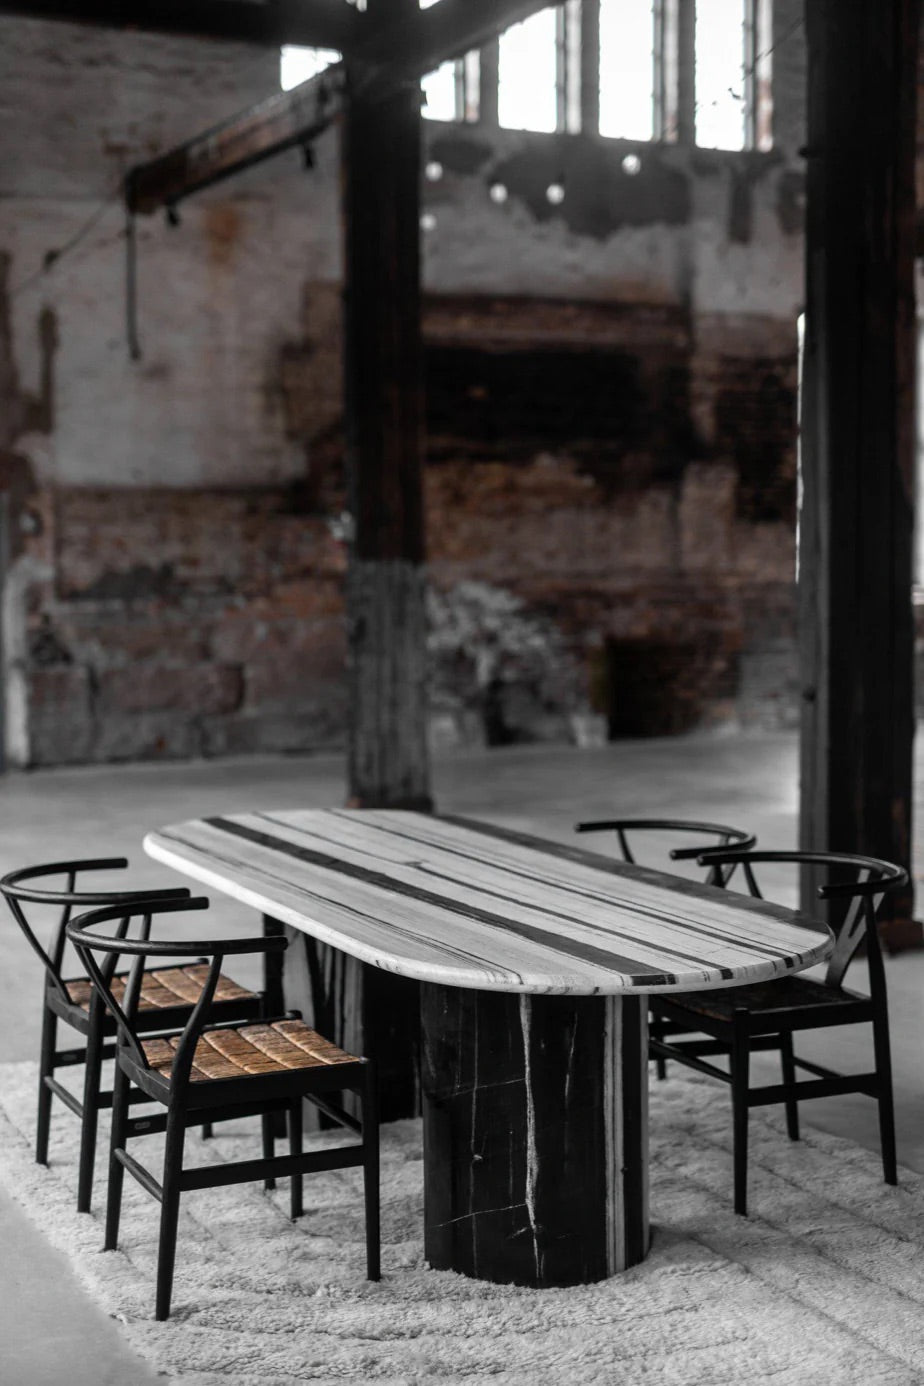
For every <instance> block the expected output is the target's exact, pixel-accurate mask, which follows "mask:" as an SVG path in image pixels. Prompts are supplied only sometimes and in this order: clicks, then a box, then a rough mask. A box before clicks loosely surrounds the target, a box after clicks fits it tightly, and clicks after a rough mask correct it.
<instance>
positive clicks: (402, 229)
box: [343, 0, 431, 808]
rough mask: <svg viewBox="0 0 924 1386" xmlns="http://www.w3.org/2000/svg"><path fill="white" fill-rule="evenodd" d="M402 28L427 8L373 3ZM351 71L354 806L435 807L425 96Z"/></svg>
mask: <svg viewBox="0 0 924 1386" xmlns="http://www.w3.org/2000/svg"><path fill="white" fill-rule="evenodd" d="M367 13H368V17H369V20H370V22H371V21H376V22H378V21H379V20H382V21H389V20H391V21H393V22H395V23H397V22H398V21H400V20H401V18H402V17H403V16H405V15H407V16H408V17H410V16H411V15H416V13H417V0H370V4H369V7H368V11H367ZM368 77H369V72H368V69H365V68H364V67H363V66H362V65H361V64H350V63H348V64H347V107H346V114H345V117H344V124H343V211H344V224H345V266H344V274H345V289H344V294H345V351H346V358H345V382H346V385H345V389H346V421H347V462H348V470H349V482H350V508H351V511H352V515H353V522H354V536H353V545H352V552H351V560H350V572H349V579H348V591H347V607H348V621H349V655H350V746H349V797H350V802H351V803H353V804H356V805H359V806H361V807H365V808H371V807H383V806H391V807H403V808H427V807H430V806H431V800H430V782H429V764H428V755H427V739H426V722H427V716H426V714H427V707H426V641H425V634H426V631H425V623H426V611H425V581H424V566H423V565H424V533H423V497H422V477H421V454H422V426H423V384H422V375H423V368H422V348H421V331H420V249H419V241H420V143H421V138H420V93H419V88H418V86H417V83H416V82H411V83H409V84H405V85H403V86H401V87H399V88H398V89H397V90H391V91H385V92H384V93H383V90H382V88H381V87H379V88H378V91H376V90H374V84H373V86H372V87H370V86H369V84H368Z"/></svg>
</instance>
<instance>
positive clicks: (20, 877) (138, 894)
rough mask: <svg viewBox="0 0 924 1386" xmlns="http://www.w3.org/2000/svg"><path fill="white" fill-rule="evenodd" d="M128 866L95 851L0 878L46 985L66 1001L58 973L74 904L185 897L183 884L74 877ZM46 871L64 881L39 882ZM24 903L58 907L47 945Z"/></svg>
mask: <svg viewBox="0 0 924 1386" xmlns="http://www.w3.org/2000/svg"><path fill="white" fill-rule="evenodd" d="M127 866H128V860H127V858H126V857H94V858H91V859H87V860H81V861H55V862H45V863H43V864H41V865H38V866H23V867H20V868H19V870H17V871H10V872H8V873H7V875H5V876H4V877H3V878H2V880H0V894H2V895H4V896H5V897H6V902H7V904H8V905H9V907H10V910H11V911H12V914H13V917H14V919H15V920H16V922H17V924H18V925H19V927H20V929H21V930H22V932H23V934H24V935H25V937H26V939H27V941H28V943H29V945H30V947H31V948H32V949H33V951H34V952H35V953H36V954H37V955H38V957H39V958H40V959H41V961H42V965H43V967H44V968H45V974H46V979H47V982H48V985H49V986H51V987H53V988H54V989H55V990H56V991H58V992H59V993H60V995H61V999H62V1000H63V1001H69V1000H70V997H69V996H68V994H67V987H66V985H65V983H64V980H63V978H62V976H61V965H62V963H63V961H64V946H65V942H66V938H65V930H66V927H67V924H68V921H69V920H70V918H71V916H72V914H73V911H74V909H75V908H79V907H81V906H83V907H85V908H86V907H89V906H91V905H133V904H136V903H137V902H138V901H140V900H152V901H156V900H187V899H189V896H190V894H191V892H190V891H189V889H188V888H187V887H186V886H176V887H171V888H168V889H166V890H111V889H110V890H78V889H77V877H78V875H80V874H81V873H82V872H84V871H119V870H123V869H124V868H125V867H127ZM51 876H63V877H64V880H65V884H64V885H63V886H59V887H50V886H48V885H45V884H40V885H36V884H34V883H35V882H37V881H38V882H44V881H46V879H47V878H48V877H51ZM24 904H35V905H56V906H58V907H59V909H60V914H59V916H58V920H57V923H56V924H54V925H53V926H52V930H51V936H50V938H49V942H48V946H47V947H43V946H42V944H41V943H40V942H39V940H38V938H37V937H36V933H35V928H34V927H33V924H32V922H31V921H30V920H29V918H28V917H27V914H26V911H25V909H24V908H23V906H24Z"/></svg>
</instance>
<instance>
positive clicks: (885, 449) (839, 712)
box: [799, 0, 921, 947]
mask: <svg viewBox="0 0 924 1386" xmlns="http://www.w3.org/2000/svg"><path fill="white" fill-rule="evenodd" d="M918 21H919V0H876V3H875V4H845V3H844V0H807V3H806V37H807V43H808V146H807V151H806V152H807V169H808V183H807V225H806V249H805V255H806V312H805V346H804V358H803V378H802V390H803V394H802V484H803V493H802V509H801V515H800V545H799V556H800V574H799V589H800V620H801V637H800V638H801V653H802V685H803V694H802V696H803V716H802V766H801V769H802V781H801V827H800V843H801V845H802V847H804V848H825V847H826V848H829V849H832V850H835V851H848V852H850V851H855V852H866V853H869V854H871V855H875V856H880V857H885V858H887V859H889V860H892V861H896V862H899V863H901V864H903V865H905V866H908V865H909V864H910V860H909V859H910V844H911V802H912V741H913V734H914V718H913V696H912V694H913V687H912V674H913V645H914V641H913V623H912V610H911V578H912V525H913V504H912V492H913V488H912V469H913V461H914V362H915V340H914V322H915V309H914V215H915V186H914V160H915V104H916V63H917V52H918ZM814 884H815V883H814V882H812V881H806V882H804V894H803V907H804V908H805V909H817V901H816V900H815V899H814V898H813V886H814ZM912 906H913V895H912V892H911V890H910V889H909V890H908V892H907V893H906V894H904V895H902V896H898V897H896V900H895V904H894V906H893V910H892V916H891V919H890V920H889V921H888V922H887V923H886V925H885V928H884V936H885V938H886V942H887V943H888V944H889V945H890V946H892V947H900V946H904V945H906V944H909V943H912V942H919V941H920V937H921V931H920V927H919V926H918V925H915V924H914V923H913V921H912Z"/></svg>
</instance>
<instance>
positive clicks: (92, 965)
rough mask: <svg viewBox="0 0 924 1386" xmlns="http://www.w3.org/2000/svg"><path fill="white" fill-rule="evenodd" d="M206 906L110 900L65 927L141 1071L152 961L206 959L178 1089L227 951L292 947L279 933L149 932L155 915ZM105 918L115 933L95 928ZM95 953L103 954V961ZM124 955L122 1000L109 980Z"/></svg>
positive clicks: (174, 1073) (175, 1066)
mask: <svg viewBox="0 0 924 1386" xmlns="http://www.w3.org/2000/svg"><path fill="white" fill-rule="evenodd" d="M208 908H209V901H208V899H207V898H206V897H205V896H196V897H195V898H189V897H187V898H184V899H182V900H166V899H162V900H150V899H148V900H145V901H143V902H141V903H140V904H139V903H134V904H126V903H125V902H123V903H122V904H119V905H109V906H108V907H107V908H105V909H99V910H91V911H90V912H89V913H87V914H82V915H80V916H78V917H77V918H76V919H72V920H71V921H70V922H69V923H68V924H67V925H66V927H65V933H66V935H67V938H68V940H69V941H70V942H71V943H72V944H73V946H74V948H75V949H76V950H77V954H78V956H79V957H80V960H81V962H82V963H83V965H84V967H85V968H86V971H87V974H88V976H89V977H90V979H91V981H92V982H93V985H94V987H95V988H96V990H97V992H98V994H99V996H100V998H101V999H102V1001H103V1002H104V1003H105V1005H106V1007H107V1008H108V1009H109V1010H110V1011H111V1013H112V1015H113V1016H114V1017H115V1022H116V1028H117V1030H118V1036H119V1045H120V1048H124V1049H127V1050H128V1051H129V1052H130V1054H131V1056H132V1058H133V1059H134V1060H135V1062H136V1063H137V1064H138V1066H139V1068H141V1069H143V1070H150V1067H151V1066H150V1064H149V1062H148V1059H147V1055H146V1054H145V1051H144V1047H143V1045H142V1043H141V1039H140V1036H139V1032H138V1025H137V1022H138V1000H139V997H140V995H141V983H142V979H143V977H144V971H145V966H146V964H147V962H148V960H149V959H152V958H153V959H158V960H161V959H164V958H176V959H180V958H187V959H188V958H196V959H197V960H199V961H202V960H203V959H204V960H207V961H208V964H209V967H208V975H207V977H206V980H205V983H204V985H203V987H202V990H201V992H200V994H199V998H198V1000H197V1001H196V1004H195V1006H193V1008H192V1010H191V1012H190V1014H189V1018H188V1019H187V1021H186V1024H185V1025H184V1027H183V1031H182V1034H181V1035H180V1038H179V1042H178V1044H177V1047H176V1054H175V1058H174V1060H173V1062H172V1064H171V1080H170V1081H171V1085H173V1086H175V1087H176V1088H179V1087H181V1086H183V1085H185V1083H186V1081H187V1080H188V1078H189V1074H190V1070H191V1069H192V1064H193V1058H194V1056H195V1052H196V1045H197V1043H198V1042H199V1039H200V1037H201V1035H202V1031H203V1030H204V1028H205V1025H206V1023H207V1021H208V1018H209V1009H210V1007H211V1004H212V1001H213V999H214V996H215V988H216V986H217V985H218V979H219V977H220V975H221V969H222V964H223V962H224V959H225V957H226V956H228V954H239V953H263V954H266V953H282V952H284V951H285V949H286V947H287V946H288V943H287V940H286V939H285V938H284V937H282V936H281V935H274V936H272V937H269V938H262V937H261V938H225V939H217V940H216V939H205V940H203V939H179V940H178V939H152V938H151V937H150V933H151V926H152V922H153V920H154V919H155V918H156V917H158V916H160V915H162V914H177V913H179V912H183V911H186V910H207V909H208ZM133 920H134V921H138V927H137V936H132V937H129V927H130V925H131V923H132V921H133ZM107 923H114V924H115V925H116V928H115V930H114V932H107V933H100V932H98V931H97V930H98V926H99V925H100V924H107ZM97 955H100V957H101V958H102V959H104V961H103V962H102V963H101V962H100V960H99V958H98V957H97ZM123 955H125V956H126V957H129V958H131V959H132V964H131V968H130V971H129V974H128V982H127V984H126V987H125V993H124V996H123V997H122V1001H121V1004H120V1003H119V1001H118V1000H117V999H116V997H115V996H114V995H113V990H112V987H111V985H110V982H111V978H112V975H113V972H114V970H115V968H116V966H117V965H118V960H119V958H120V957H121V956H123Z"/></svg>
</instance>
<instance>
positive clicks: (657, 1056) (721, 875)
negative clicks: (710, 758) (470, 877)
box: [575, 818, 757, 1078]
mask: <svg viewBox="0 0 924 1386" xmlns="http://www.w3.org/2000/svg"><path fill="white" fill-rule="evenodd" d="M575 832H578V833H598V832H612V833H615V834H616V841H617V844H618V846H619V853H620V856H621V858H622V860H623V861H625V862H628V863H629V864H630V865H632V866H636V865H638V862H637V860H636V856H635V852H633V850H632V846H631V844H630V841H629V837H630V834H635V833H641V834H643V835H645V834H649V833H650V834H656V835H660V834H661V833H664V834H666V838H667V841H668V842H669V841H670V840H671V838H673V839H674V840H675V841H676V839H677V836H678V835H679V836H681V837H683V838H684V840H685V843H686V845H685V846H683V847H665V853H664V855H665V856H666V858H667V860H668V861H697V862H698V861H699V859H700V857H701V856H702V854H703V852H704V851H705V850H706V848H709V849H710V851H711V850H714V849H716V848H718V847H734V848H735V850H736V851H744V850H746V849H747V848H749V847H753V846H754V844H755V842H756V841H757V838H756V837H755V836H754V834H753V833H747V832H745V831H744V829H743V828H730V827H729V826H728V825H727V824H724V823H701V822H698V821H697V820H695V819H690V818H603V819H598V820H595V821H593V822H589V823H578V824H577V825H576V827H575ZM713 839H714V840H713ZM691 842H694V843H695V844H696V845H693V846H691V845H690V844H691ZM637 850H638V849H637V848H636V851H637ZM645 864H646V865H654V863H652V862H646V863H645ZM659 864H660V863H659ZM734 870H735V867H734V864H732V865H730V866H728V867H722V866H719V865H711V864H710V865H709V866H707V868H706V884H707V885H725V883H726V880H727V879H728V878H729V877H730V876H731V874H732V872H733V871H734ZM675 1028H676V1027H675V1026H673V1025H672V1024H671V1022H670V1021H669V1020H668V1019H667V1018H666V1017H665V1016H663V1015H661V1014H660V1012H659V1011H656V1010H655V1008H654V1007H649V1011H648V1029H649V1037H650V1039H651V1040H663V1039H665V1038H666V1036H667V1035H669V1034H670V1033H671V1032H672V1031H673V1030H674V1029H675ZM649 1053H650V1055H651V1057H652V1058H653V1059H654V1061H655V1071H656V1072H657V1075H658V1078H666V1077H667V1064H666V1063H665V1061H664V1057H663V1055H662V1054H661V1053H660V1052H659V1051H656V1050H655V1048H654V1046H653V1045H652V1046H650V1048H649Z"/></svg>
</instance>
